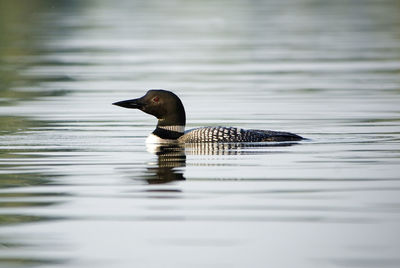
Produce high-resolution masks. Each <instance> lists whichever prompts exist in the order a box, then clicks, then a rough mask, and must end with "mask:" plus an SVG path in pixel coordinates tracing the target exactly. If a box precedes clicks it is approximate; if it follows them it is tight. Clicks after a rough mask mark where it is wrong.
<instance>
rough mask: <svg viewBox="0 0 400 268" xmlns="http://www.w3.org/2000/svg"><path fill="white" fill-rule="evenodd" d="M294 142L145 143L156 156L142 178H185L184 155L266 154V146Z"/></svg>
mask: <svg viewBox="0 0 400 268" xmlns="http://www.w3.org/2000/svg"><path fill="white" fill-rule="evenodd" d="M293 144H294V143H191V144H147V151H148V152H150V153H153V154H155V155H156V156H157V163H149V164H148V167H147V170H146V172H145V175H144V179H145V180H146V181H147V182H148V183H149V184H157V183H168V182H173V181H180V180H185V177H184V176H183V172H184V170H183V168H184V167H186V155H254V154H266V153H270V151H268V150H266V148H270V147H275V146H279V147H281V146H291V145H293Z"/></svg>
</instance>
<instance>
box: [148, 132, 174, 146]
mask: <svg viewBox="0 0 400 268" xmlns="http://www.w3.org/2000/svg"><path fill="white" fill-rule="evenodd" d="M176 142H177V141H176V140H166V139H161V138H160V137H158V136H156V135H154V134H153V133H152V134H150V135H149V136H148V137H147V139H146V143H150V144H157V143H176Z"/></svg>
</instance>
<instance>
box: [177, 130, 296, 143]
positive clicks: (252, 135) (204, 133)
mask: <svg viewBox="0 0 400 268" xmlns="http://www.w3.org/2000/svg"><path fill="white" fill-rule="evenodd" d="M301 139H302V137H300V136H298V135H296V134H292V133H289V132H278V131H271V130H258V129H249V130H245V129H241V128H235V127H203V128H196V129H191V130H188V131H186V132H185V134H184V135H182V136H181V137H180V138H179V139H178V141H180V142H184V143H201V142H264V141H298V140H301Z"/></svg>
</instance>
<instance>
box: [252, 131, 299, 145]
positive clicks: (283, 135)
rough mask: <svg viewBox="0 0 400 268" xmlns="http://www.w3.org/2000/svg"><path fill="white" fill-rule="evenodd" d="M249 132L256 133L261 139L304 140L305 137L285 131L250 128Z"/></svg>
mask: <svg viewBox="0 0 400 268" xmlns="http://www.w3.org/2000/svg"><path fill="white" fill-rule="evenodd" d="M247 131H248V132H249V135H255V136H258V137H259V139H260V140H259V141H261V142H262V141H276V142H278V141H299V140H302V139H303V137H301V136H299V135H296V134H293V133H290V132H283V131H272V130H259V129H248V130H246V132H247Z"/></svg>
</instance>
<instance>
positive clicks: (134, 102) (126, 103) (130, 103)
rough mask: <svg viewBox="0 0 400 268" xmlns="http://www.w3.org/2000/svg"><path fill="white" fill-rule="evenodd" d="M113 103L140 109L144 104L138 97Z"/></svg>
mask: <svg viewBox="0 0 400 268" xmlns="http://www.w3.org/2000/svg"><path fill="white" fill-rule="evenodd" d="M113 105H117V106H121V107H124V108H130V109H141V108H143V105H144V104H143V103H142V101H141V98H139V99H132V100H124V101H118V102H114V103H113Z"/></svg>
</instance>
